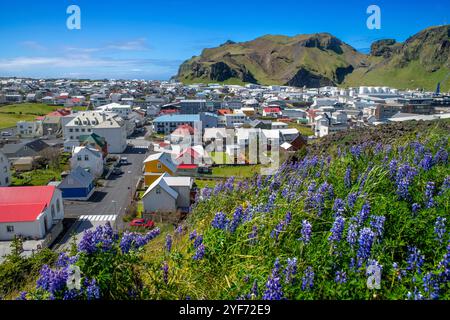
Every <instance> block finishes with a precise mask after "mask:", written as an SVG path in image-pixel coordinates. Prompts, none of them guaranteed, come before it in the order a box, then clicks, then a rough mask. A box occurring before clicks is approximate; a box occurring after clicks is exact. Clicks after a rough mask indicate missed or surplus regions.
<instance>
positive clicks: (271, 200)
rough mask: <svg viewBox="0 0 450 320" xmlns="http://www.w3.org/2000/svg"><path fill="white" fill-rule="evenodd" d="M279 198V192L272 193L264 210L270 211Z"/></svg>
mask: <svg viewBox="0 0 450 320" xmlns="http://www.w3.org/2000/svg"><path fill="white" fill-rule="evenodd" d="M276 199H277V193H276V192H273V193H271V194H270V196H269V199H268V200H267V204H266V206H265V208H264V210H263V211H264V212H270V210H272V208H273V206H274V203H275V200H276Z"/></svg>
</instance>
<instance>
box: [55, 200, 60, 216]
mask: <svg viewBox="0 0 450 320" xmlns="http://www.w3.org/2000/svg"><path fill="white" fill-rule="evenodd" d="M56 211H58V213H59V212H60V211H61V202H60V201H59V199H58V200H56Z"/></svg>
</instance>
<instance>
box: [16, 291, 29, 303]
mask: <svg viewBox="0 0 450 320" xmlns="http://www.w3.org/2000/svg"><path fill="white" fill-rule="evenodd" d="M27 294H28V292H26V291H22V292H21V293H20V294H19V297H17V299H16V300H23V301H25V300H27Z"/></svg>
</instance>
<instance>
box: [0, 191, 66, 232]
mask: <svg viewBox="0 0 450 320" xmlns="http://www.w3.org/2000/svg"><path fill="white" fill-rule="evenodd" d="M63 218H64V207H63V201H62V196H61V191H60V190H58V189H56V188H55V187H54V186H38V187H3V188H0V240H1V241H11V240H13V239H14V238H15V237H16V236H22V237H25V238H32V239H43V238H45V236H46V235H47V233H49V232H50V231H52V229H53V228H54V227H55V225H57V224H58V223H60V222H61V221H62V220H63Z"/></svg>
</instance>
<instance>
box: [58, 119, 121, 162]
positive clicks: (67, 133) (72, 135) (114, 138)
mask: <svg viewBox="0 0 450 320" xmlns="http://www.w3.org/2000/svg"><path fill="white" fill-rule="evenodd" d="M62 124H63V127H64V130H63V131H64V149H65V150H66V151H68V152H70V151H72V148H73V147H77V146H79V145H80V143H79V138H80V136H85V135H90V134H91V133H95V134H97V135H99V136H101V137H103V138H105V140H106V143H107V145H108V152H109V153H122V152H123V151H124V150H125V149H126V147H127V129H126V124H125V121H124V120H123V119H122V118H121V117H119V116H118V115H117V114H115V113H110V112H96V111H84V112H78V113H75V114H73V115H70V116H65V117H62Z"/></svg>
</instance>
